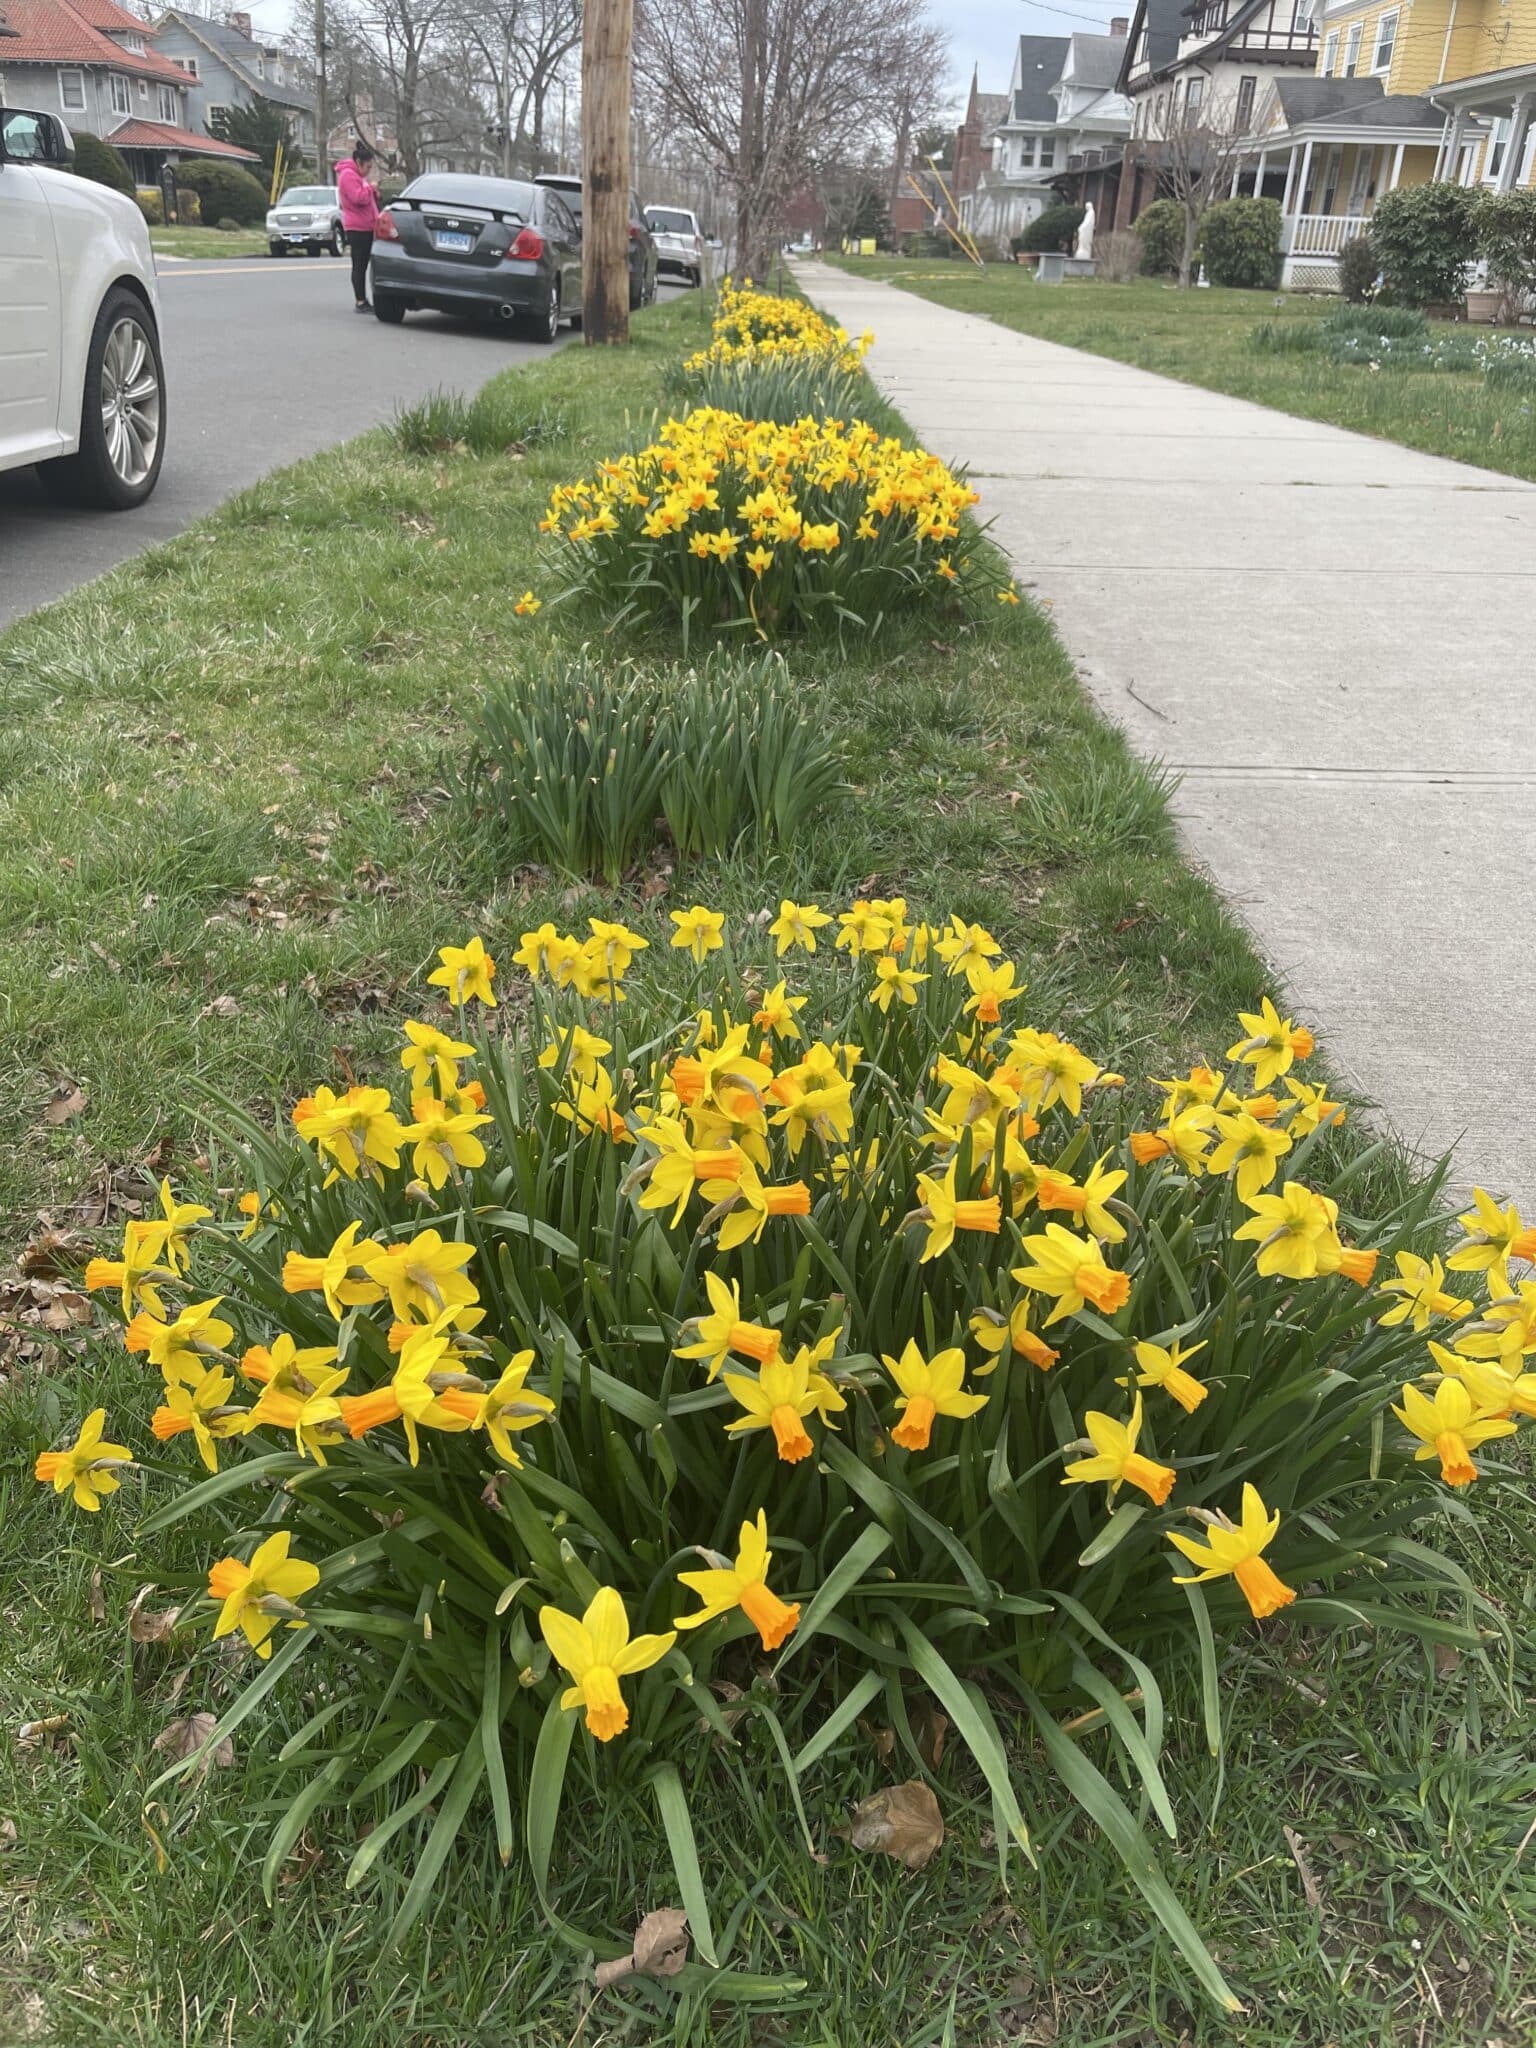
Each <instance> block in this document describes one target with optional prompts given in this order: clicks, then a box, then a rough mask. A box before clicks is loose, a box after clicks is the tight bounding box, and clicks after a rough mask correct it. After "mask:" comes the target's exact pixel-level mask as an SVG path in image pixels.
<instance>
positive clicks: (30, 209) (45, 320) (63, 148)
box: [0, 107, 165, 511]
mask: <svg viewBox="0 0 1536 2048" xmlns="http://www.w3.org/2000/svg"><path fill="white" fill-rule="evenodd" d="M73 156H74V143H73V142H72V141H71V139H70V134H69V130H68V129H67V128H66V127H65V126H64V123H63V122H62V121H61V120H59V119H58V117H57V116H56V115H53V114H33V113H27V112H25V111H24V110H23V109H21V108H20V107H0V470H4V469H22V468H25V467H26V466H27V465H28V464H29V463H36V465H37V470H38V475H39V476H40V477H41V478H42V479H43V480H44V482H45V483H46V484H47V485H49V487H50V488H52V489H54V490H56V491H57V492H58V493H59V494H60V495H61V496H66V497H70V498H74V499H77V500H79V501H81V502H82V503H85V504H91V505H101V506H104V507H106V508H107V509H109V510H112V511H126V510H128V509H129V508H130V507H131V506H134V505H142V504H143V502H144V500H145V499H146V498H147V497H148V496H149V494H150V492H151V491H152V490H153V489H154V488H155V484H156V481H157V480H158V478H159V475H160V463H161V460H162V458H163V456H164V453H165V369H164V366H163V364H162V361H161V356H160V297H159V292H158V289H157V287H156V283H155V259H154V257H153V256H152V255H151V253H150V247H149V230H148V228H147V227H146V226H145V225H144V216H143V214H142V213H140V211H139V209H138V207H137V206H136V205H135V203H134V202H133V200H132V199H129V198H127V197H125V196H124V194H123V193H121V192H112V191H109V190H108V189H107V187H106V186H104V185H93V184H89V183H88V182H87V181H86V180H85V179H84V178H77V177H75V176H74V175H73V174H72V172H71V171H70V169H69V164H70V162H71V160H72V158H73Z"/></svg>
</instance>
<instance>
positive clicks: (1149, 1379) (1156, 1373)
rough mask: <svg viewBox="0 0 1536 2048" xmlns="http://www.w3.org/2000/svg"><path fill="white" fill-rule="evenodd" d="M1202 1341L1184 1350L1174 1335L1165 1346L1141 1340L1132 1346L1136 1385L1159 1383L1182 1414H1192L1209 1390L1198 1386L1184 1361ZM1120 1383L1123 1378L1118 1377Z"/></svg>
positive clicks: (1197, 1348) (1147, 1385)
mask: <svg viewBox="0 0 1536 2048" xmlns="http://www.w3.org/2000/svg"><path fill="white" fill-rule="evenodd" d="M1205 1341H1206V1340H1204V1339H1202V1340H1201V1342H1200V1343H1198V1344H1191V1345H1190V1347H1189V1349H1188V1350H1187V1351H1186V1350H1185V1349H1184V1347H1183V1346H1182V1345H1181V1344H1180V1343H1179V1342H1178V1340H1177V1339H1175V1340H1174V1342H1173V1343H1172V1344H1171V1345H1169V1346H1168V1347H1167V1348H1166V1349H1164V1347H1163V1346H1162V1345H1161V1344H1148V1343H1141V1344H1138V1345H1137V1346H1136V1364H1137V1366H1138V1367H1139V1368H1140V1370H1139V1371H1138V1372H1137V1374H1136V1384H1137V1386H1138V1387H1161V1388H1162V1390H1163V1392H1164V1393H1165V1394H1170V1395H1172V1397H1173V1399H1174V1400H1175V1401H1177V1402H1178V1404H1179V1406H1180V1407H1181V1408H1182V1409H1183V1410H1184V1413H1185V1414H1186V1415H1193V1414H1194V1412H1195V1410H1196V1409H1197V1408H1198V1407H1199V1406H1200V1403H1201V1402H1202V1401H1203V1400H1204V1399H1205V1397H1206V1395H1207V1394H1208V1393H1209V1392H1210V1391H1211V1390H1210V1388H1209V1387H1207V1386H1202V1385H1201V1383H1200V1381H1199V1380H1197V1379H1196V1378H1195V1376H1194V1374H1193V1373H1191V1372H1186V1371H1185V1370H1184V1361H1185V1360H1186V1359H1187V1358H1193V1357H1194V1355H1195V1353H1196V1352H1197V1351H1203V1350H1204V1349H1205ZM1120 1384H1121V1385H1122V1386H1124V1385H1125V1381H1123V1380H1122V1381H1121V1382H1120Z"/></svg>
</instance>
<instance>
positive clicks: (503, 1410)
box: [479, 1351, 555, 1471]
mask: <svg viewBox="0 0 1536 2048" xmlns="http://www.w3.org/2000/svg"><path fill="white" fill-rule="evenodd" d="M532 1369H533V1353H532V1352H531V1351H518V1352H515V1353H514V1354H513V1356H512V1357H511V1358H509V1359H508V1360H507V1363H506V1365H505V1366H504V1367H503V1369H502V1373H501V1377H500V1378H499V1379H498V1380H497V1381H496V1383H495V1385H494V1386H491V1387H487V1389H486V1391H485V1395H484V1397H483V1399H482V1402H481V1407H480V1415H479V1426H480V1427H481V1428H482V1429H483V1430H484V1431H485V1433H486V1435H487V1436H488V1437H489V1438H490V1441H491V1446H492V1448H493V1449H494V1451H495V1452H496V1455H497V1457H498V1458H500V1459H501V1461H502V1463H503V1464H506V1465H510V1466H511V1467H512V1469H513V1470H514V1471H520V1470H521V1469H522V1463H523V1461H522V1459H521V1457H520V1456H519V1455H518V1451H517V1446H516V1444H515V1443H514V1442H513V1441H512V1439H513V1437H514V1436H515V1435H519V1434H521V1432H522V1431H524V1430H526V1429H533V1428H534V1427H535V1426H536V1425H537V1424H538V1423H540V1422H542V1421H544V1419H545V1417H546V1416H550V1415H553V1414H554V1412H555V1404H554V1402H553V1401H552V1400H551V1399H550V1398H549V1396H548V1394H541V1393H539V1392H538V1391H537V1390H536V1389H535V1388H532V1387H530V1386H528V1385H527V1384H526V1382H527V1379H528V1375H529V1373H530V1372H531V1371H532Z"/></svg>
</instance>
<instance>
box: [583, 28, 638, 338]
mask: <svg viewBox="0 0 1536 2048" xmlns="http://www.w3.org/2000/svg"><path fill="white" fill-rule="evenodd" d="M633 31H634V6H633V0H587V4H586V11H585V19H584V22H583V27H582V38H581V156H582V164H581V184H582V208H583V213H582V229H581V309H582V322H581V324H582V329H583V332H584V334H585V338H586V343H587V346H588V347H589V348H601V347H604V346H605V345H608V344H623V343H626V342H627V341H628V340H629V76H630V48H631V42H632V38H633Z"/></svg>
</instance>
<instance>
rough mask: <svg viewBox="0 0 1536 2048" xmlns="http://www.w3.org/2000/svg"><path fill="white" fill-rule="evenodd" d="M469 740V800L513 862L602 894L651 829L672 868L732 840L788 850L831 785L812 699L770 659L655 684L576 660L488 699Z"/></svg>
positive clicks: (719, 659)
mask: <svg viewBox="0 0 1536 2048" xmlns="http://www.w3.org/2000/svg"><path fill="white" fill-rule="evenodd" d="M471 736H472V746H471V752H470V760H469V768H468V772H467V774H466V778H465V790H466V795H467V797H468V799H469V801H470V804H471V805H472V807H474V808H476V809H478V810H480V811H481V812H484V813H489V814H490V815H492V816H493V817H495V818H496V819H497V821H498V822H499V824H500V826H501V827H502V831H503V836H504V838H505V840H506V842H507V843H508V845H509V847H510V849H511V852H512V855H513V857H514V858H516V859H530V858H531V859H537V860H542V861H547V862H548V863H549V864H550V865H551V866H553V867H556V868H559V869H560V870H561V871H562V872H563V873H565V874H568V875H596V876H601V877H602V878H603V879H604V880H605V881H607V882H609V883H615V882H617V881H618V880H619V879H620V877H621V876H622V875H623V874H624V873H625V871H626V870H627V869H628V868H630V867H631V866H633V865H634V863H635V862H636V861H637V860H639V859H641V858H642V857H643V856H644V855H645V854H646V853H647V852H649V850H650V848H651V847H652V845H653V844H654V842H655V839H656V828H657V819H658V814H660V816H661V817H664V818H665V820H666V825H667V830H668V831H669V833H670V834H671V837H672V844H673V845H674V847H676V849H677V851H678V853H679V854H680V855H681V856H682V857H683V858H684V859H696V858H699V857H708V858H718V857H720V856H721V855H723V854H725V853H727V852H729V851H730V849H731V848H732V847H733V846H734V845H735V844H736V843H737V842H738V841H739V840H741V839H743V838H750V839H754V840H756V841H757V843H758V844H759V845H772V844H778V845H781V846H787V845H790V844H792V843H793V842H794V841H795V839H797V838H798V837H799V835H800V834H801V832H802V831H803V829H804V827H805V825H806V823H807V821H808V820H809V819H810V818H811V817H812V816H813V815H814V814H815V813H816V812H817V811H818V810H820V809H821V807H822V806H823V805H824V804H825V803H826V802H827V801H828V800H829V799H830V798H831V797H832V796H833V795H834V794H836V793H837V792H838V790H839V789H840V788H841V786H842V783H841V777H842V759H841V752H840V749H839V748H838V747H837V746H836V744H835V743H834V742H833V741H831V740H830V739H829V738H828V737H827V733H826V728H825V724H824V722H823V720H822V718H821V715H820V707H819V706H818V705H817V703H816V699H815V694H814V692H811V691H808V690H807V689H806V688H805V686H804V685H803V684H801V683H797V682H794V681H792V679H791V678H790V676H789V673H788V671H787V670H786V669H785V667H784V664H783V662H782V660H781V659H780V658H779V656H778V655H776V654H771V653H766V652H764V653H759V654H755V655H750V656H745V657H744V656H742V655H741V654H738V653H735V652H734V651H727V650H725V649H723V648H717V649H715V650H714V651H713V652H712V653H711V654H710V656H709V657H708V659H707V660H706V661H704V662H703V663H702V664H701V665H700V667H699V668H697V669H677V668H672V669H662V670H656V669H648V668H638V667H636V666H634V665H633V664H625V665H621V666H617V667H616V666H615V665H614V664H613V663H612V661H611V660H609V659H607V658H604V659H602V660H599V659H597V658H595V657H594V656H593V655H592V654H591V653H590V652H589V651H588V650H587V649H585V648H584V649H583V650H582V652H581V655H580V656H579V657H578V658H577V659H576V660H575V661H571V662H568V663H566V664H565V665H564V666H563V667H561V668H556V669H553V670H551V669H548V668H543V667H540V668H537V669H534V670H533V671H531V672H529V673H527V674H521V675H513V676H511V677H509V678H507V679H506V680H504V681H503V682H501V683H499V684H497V685H496V687H495V688H493V689H492V690H491V691H490V692H489V694H488V695H487V697H486V699H485V702H484V703H483V704H482V706H481V708H480V711H479V713H478V715H477V716H476V717H475V719H474V720H473V722H472V727H471Z"/></svg>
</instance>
